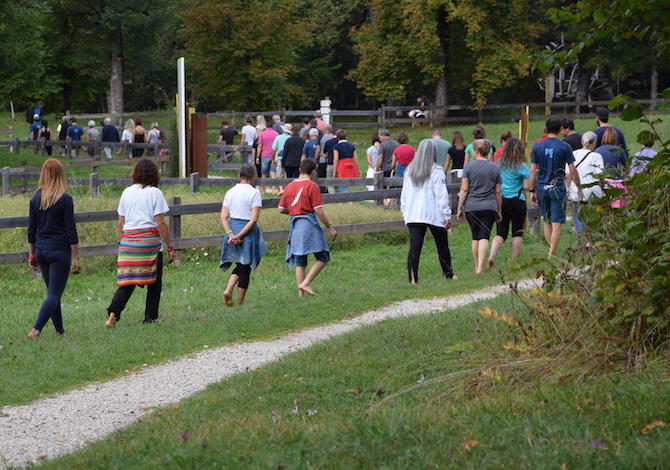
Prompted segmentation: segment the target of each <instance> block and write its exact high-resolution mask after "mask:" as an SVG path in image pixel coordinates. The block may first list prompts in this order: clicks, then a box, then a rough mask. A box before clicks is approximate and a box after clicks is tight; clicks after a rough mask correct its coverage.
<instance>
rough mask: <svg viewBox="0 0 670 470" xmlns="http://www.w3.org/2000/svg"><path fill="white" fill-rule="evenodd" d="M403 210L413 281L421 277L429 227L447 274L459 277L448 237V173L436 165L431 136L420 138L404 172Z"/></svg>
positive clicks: (449, 210) (409, 273) (450, 276)
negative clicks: (455, 271)
mask: <svg viewBox="0 0 670 470" xmlns="http://www.w3.org/2000/svg"><path fill="white" fill-rule="evenodd" d="M400 210H401V212H402V214H403V217H404V219H405V224H406V225H407V228H408V230H409V239H410V242H409V254H408V255H407V273H408V275H409V282H410V284H416V283H417V282H418V280H419V259H420V257H421V248H422V247H423V240H424V237H425V235H426V229H430V232H431V233H432V234H433V238H434V239H435V245H436V246H437V254H438V257H439V260H440V265H441V266H442V273H443V274H444V277H446V278H447V279H457V277H456V276H454V272H453V269H452V267H451V253H450V252H449V240H448V237H447V230H448V229H449V228H450V227H451V207H449V193H448V192H447V184H446V175H445V173H444V169H443V168H442V167H440V166H439V165H438V164H437V149H436V148H435V144H434V143H433V142H432V141H431V140H430V139H425V140H422V141H421V144H419V148H418V150H417V151H416V155H415V157H414V160H412V162H411V163H410V164H409V166H408V167H407V170H406V171H405V175H404V178H403V184H402V194H401V196H400Z"/></svg>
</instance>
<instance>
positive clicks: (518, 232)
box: [496, 197, 526, 240]
mask: <svg viewBox="0 0 670 470" xmlns="http://www.w3.org/2000/svg"><path fill="white" fill-rule="evenodd" d="M510 223H511V224H512V237H523V226H524V224H525V223H526V201H524V200H523V199H519V198H517V197H515V198H512V199H507V198H503V200H502V219H501V220H500V222H498V224H497V225H496V232H497V234H498V236H499V237H502V239H503V240H507V234H508V233H509V225H510Z"/></svg>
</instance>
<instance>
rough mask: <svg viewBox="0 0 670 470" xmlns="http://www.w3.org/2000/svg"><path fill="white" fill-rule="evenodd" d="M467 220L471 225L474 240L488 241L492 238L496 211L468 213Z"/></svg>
mask: <svg viewBox="0 0 670 470" xmlns="http://www.w3.org/2000/svg"><path fill="white" fill-rule="evenodd" d="M465 218H466V219H467V221H468V224H470V231H471V232H472V239H473V240H488V239H489V238H490V237H491V229H492V228H493V224H494V223H495V221H496V211H472V212H466V213H465Z"/></svg>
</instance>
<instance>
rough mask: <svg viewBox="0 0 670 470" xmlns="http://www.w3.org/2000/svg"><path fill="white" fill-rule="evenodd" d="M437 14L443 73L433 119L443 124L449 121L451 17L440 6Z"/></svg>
mask: <svg viewBox="0 0 670 470" xmlns="http://www.w3.org/2000/svg"><path fill="white" fill-rule="evenodd" d="M435 13H436V15H437V35H438V38H439V40H440V52H441V55H442V62H443V64H444V65H443V69H442V75H441V76H440V78H439V79H438V80H437V85H436V87H435V105H434V106H433V116H432V118H431V119H432V121H433V124H434V125H437V126H441V125H444V124H446V122H447V114H448V112H447V97H448V95H447V91H448V90H447V85H448V82H447V77H448V76H449V73H448V72H449V64H448V60H449V18H448V15H447V10H446V9H445V8H444V7H440V8H438V9H437V11H436V12H435Z"/></svg>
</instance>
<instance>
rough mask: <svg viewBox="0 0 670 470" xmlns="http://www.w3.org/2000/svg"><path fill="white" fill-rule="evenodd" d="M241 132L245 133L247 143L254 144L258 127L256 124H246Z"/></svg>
mask: <svg viewBox="0 0 670 470" xmlns="http://www.w3.org/2000/svg"><path fill="white" fill-rule="evenodd" d="M240 134H244V141H245V142H246V143H247V145H254V140H256V136H257V135H258V134H257V133H256V128H255V127H254V126H250V125H248V124H247V125H246V126H244V127H243V128H242V131H241V132H240Z"/></svg>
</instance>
